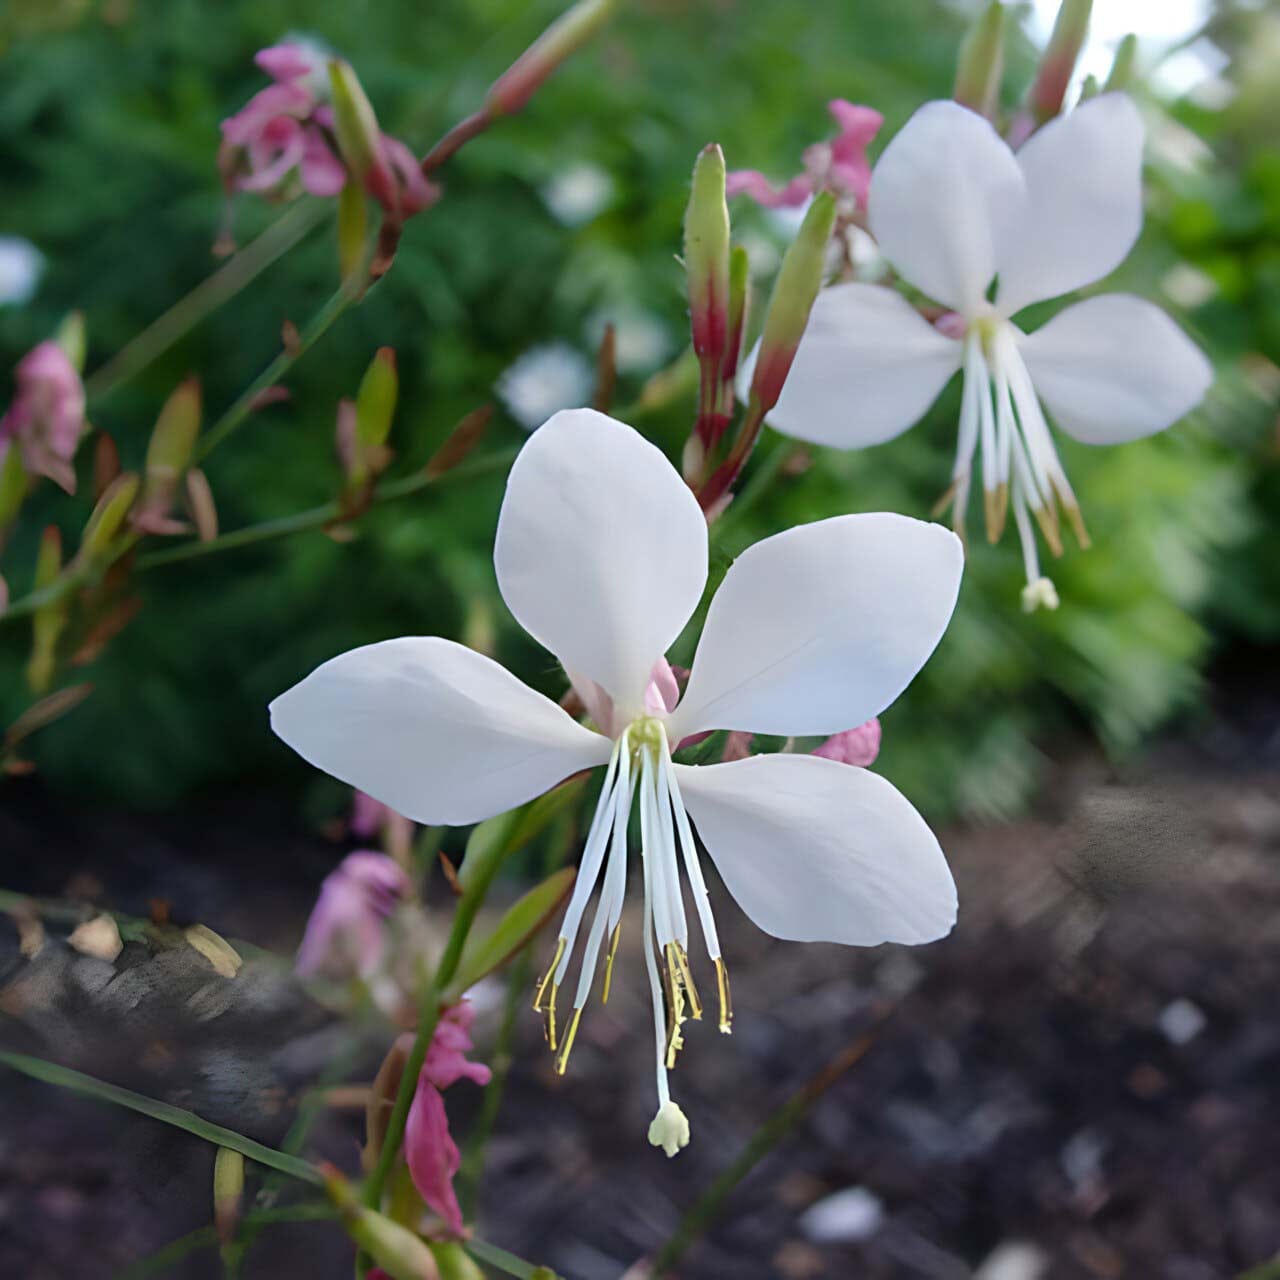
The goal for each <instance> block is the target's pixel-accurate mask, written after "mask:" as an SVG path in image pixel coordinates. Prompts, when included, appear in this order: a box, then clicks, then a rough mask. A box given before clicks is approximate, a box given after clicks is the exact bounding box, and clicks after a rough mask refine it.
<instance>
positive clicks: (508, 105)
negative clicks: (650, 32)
mask: <svg viewBox="0 0 1280 1280" xmlns="http://www.w3.org/2000/svg"><path fill="white" fill-rule="evenodd" d="M615 2H616V0H578V3H577V4H575V5H574V6H573V7H572V8H571V9H569V10H568V11H567V12H565V13H563V14H561V15H560V17H558V18H557V19H556V20H555V21H554V22H553V23H552V24H551V25H550V26H549V27H548V28H547V29H546V30H545V31H544V32H543V33H542V34H541V35H540V36H539V37H538V38H537V39H536V40H535V41H534V42H533V43H532V44H531V45H530V46H529V47H528V48H527V49H526V50H525V51H524V52H523V53H522V54H521V55H520V56H519V57H518V58H517V59H516V60H515V61H514V62H513V63H512V64H511V66H510V67H508V68H507V70H506V71H504V72H503V73H502V75H500V76H499V77H498V78H497V79H496V80H495V81H494V82H493V84H492V86H491V87H490V89H489V92H488V94H486V95H485V109H486V110H487V112H488V114H489V115H491V116H509V115H513V114H514V113H515V112H517V111H520V110H521V109H522V108H523V107H524V106H525V104H526V103H527V102H528V101H529V99H530V98H531V97H533V95H534V93H535V92H536V91H537V90H538V88H539V87H540V86H541V84H542V83H543V81H544V80H546V79H547V77H548V76H550V75H551V73H552V72H553V71H555V70H556V69H557V68H558V67H559V66H560V64H561V63H562V62H564V61H565V59H566V58H568V57H569V56H570V55H571V54H573V53H576V52H577V51H578V50H579V49H580V48H581V47H582V46H583V45H584V44H586V42H587V41H588V40H590V39H591V37H592V36H593V35H595V33H596V32H597V31H598V30H599V29H600V28H601V27H602V26H603V25H604V23H605V20H606V19H607V18H608V17H609V15H610V13H612V11H613V7H614V4H615Z"/></svg>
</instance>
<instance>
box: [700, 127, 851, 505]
mask: <svg viewBox="0 0 1280 1280" xmlns="http://www.w3.org/2000/svg"><path fill="white" fill-rule="evenodd" d="M835 217H836V202H835V197H834V196H832V195H831V193H830V192H827V191H823V192H820V193H819V194H818V195H817V196H816V197H815V198H814V199H813V201H812V203H811V204H810V206H809V209H808V211H807V212H806V214H805V218H804V221H803V223H802V224H801V227H800V231H799V233H798V234H797V236H796V238H795V240H794V241H793V242H792V244H791V247H790V248H789V249H788V250H787V253H786V255H785V257H784V258H783V261H782V266H781V268H780V270H779V272H778V278H777V282H776V284H775V285H774V290H773V294H772V296H771V297H770V300H769V307H768V310H767V312H766V313H765V321H764V333H763V336H762V339H761V344H760V348H759V350H758V351H757V352H755V353H754V354H753V356H752V359H751V360H750V361H748V362H747V363H746V364H745V365H743V366H742V367H741V368H740V361H741V357H742V345H743V333H744V329H745V323H746V303H747V284H748V262H747V255H746V251H745V250H744V249H743V248H742V247H741V246H740V245H732V244H731V242H730V226H729V209H728V204H727V175H726V172H725V165H724V155H723V153H722V152H721V150H720V148H719V147H718V146H716V145H715V144H714V143H712V144H711V145H709V146H707V147H706V148H705V149H704V150H703V151H702V153H701V154H700V155H699V157H698V160H697V163H696V164H695V166H694V170H693V187H692V192H691V194H690V197H689V206H688V210H687V212H686V214H685V271H686V274H687V277H688V290H689V320H690V327H691V329H692V333H693V349H694V353H695V354H696V356H697V358H698V366H699V371H700V376H699V396H698V416H697V419H696V421H695V424H694V429H693V432H692V434H691V435H690V437H689V440H688V442H687V443H686V445H685V450H684V457H683V473H684V477H685V480H686V482H687V483H688V484H689V486H690V488H692V489H693V490H694V492H695V493H696V494H697V495H698V500H699V502H700V503H701V504H702V508H703V510H704V511H705V512H706V513H707V518H708V520H714V519H715V518H716V516H717V515H719V514H720V512H722V511H723V510H724V509H725V507H726V506H727V505H728V502H729V500H730V496H731V495H730V488H731V486H732V485H733V482H734V481H735V480H736V479H737V477H738V474H739V473H740V472H741V470H742V467H743V465H744V464H745V462H746V460H747V458H748V457H749V456H750V453H751V450H752V448H753V447H754V445H755V442H756V439H757V437H758V436H759V433H760V427H761V424H762V423H763V421H764V415H765V414H766V413H767V412H768V411H769V410H770V409H771V408H772V407H773V405H774V404H776V403H777V399H778V396H779V395H780V394H781V391H782V386H783V383H784V382H785V381H786V377H787V373H788V371H789V370H790V368H791V361H792V359H793V358H794V356H795V352H796V348H797V347H798V346H799V344H800V337H801V335H802V334H803V333H804V329H805V325H806V324H807V323H808V319H809V310H810V308H811V307H812V306H813V300H814V299H815V298H816V297H817V295H818V290H819V288H820V287H821V285H822V281H823V276H824V273H825V253H826V245H827V243H828V241H829V240H830V238H831V233H832V228H833V226H834V223H835ZM748 375H749V377H748ZM743 379H748V390H747V392H746V400H747V412H746V416H745V418H744V419H743V421H742V423H741V425H740V426H739V428H738V431H737V434H736V436H735V437H734V439H733V441H732V443H731V444H730V445H729V447H728V449H727V451H726V452H725V454H724V456H723V458H722V459H721V460H720V461H719V464H718V465H716V461H717V452H718V450H719V447H720V445H721V442H722V440H723V439H724V437H725V434H726V431H727V429H728V427H729V424H730V423H731V422H732V420H733V413H734V405H735V394H736V391H737V390H739V389H740V387H739V384H740V382H741V381H742V380H743Z"/></svg>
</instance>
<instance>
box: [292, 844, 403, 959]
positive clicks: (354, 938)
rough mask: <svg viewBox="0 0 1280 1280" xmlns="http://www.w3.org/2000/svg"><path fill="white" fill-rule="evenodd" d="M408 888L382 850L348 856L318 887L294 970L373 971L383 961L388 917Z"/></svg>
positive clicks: (395, 864) (392, 860)
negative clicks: (318, 894)
mask: <svg viewBox="0 0 1280 1280" xmlns="http://www.w3.org/2000/svg"><path fill="white" fill-rule="evenodd" d="M408 890H409V878H408V876H406V875H405V873H404V871H403V869H402V868H401V867H400V866H399V864H398V863H397V862H395V860H394V859H392V858H388V857H387V856H386V854H384V853H374V852H372V851H371V850H367V849H362V850H359V851H358V852H356V853H350V854H348V855H347V856H346V857H345V858H343V860H342V862H341V864H340V865H339V866H338V869H337V870H336V871H332V872H330V873H329V875H327V876H326V877H325V880H324V883H323V884H322V885H321V886H320V896H319V897H318V898H317V899H316V905H315V907H314V908H313V909H312V912H311V918H310V919H309V920H308V921H307V929H306V933H305V934H304V935H303V938H302V946H301V947H299V948H298V959H297V962H296V968H297V971H298V972H299V973H300V974H303V975H310V974H317V973H323V974H325V975H327V976H330V977H338V978H346V977H352V976H360V977H365V976H367V975H368V974H370V973H372V972H373V970H374V969H376V968H377V967H378V964H379V962H380V961H381V959H382V953H383V949H384V945H385V939H384V931H385V925H386V921H387V919H388V917H389V916H390V915H391V913H392V912H393V911H394V910H395V908H396V904H397V903H398V902H399V901H400V899H401V898H402V897H403V896H404V895H405V894H406V893H407V892H408Z"/></svg>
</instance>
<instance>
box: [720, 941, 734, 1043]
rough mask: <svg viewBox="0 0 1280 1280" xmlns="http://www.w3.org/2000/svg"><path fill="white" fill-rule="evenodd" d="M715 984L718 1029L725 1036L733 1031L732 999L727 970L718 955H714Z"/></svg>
mask: <svg viewBox="0 0 1280 1280" xmlns="http://www.w3.org/2000/svg"><path fill="white" fill-rule="evenodd" d="M716 986H717V987H718V988H719V992H720V1030H721V1032H722V1033H723V1034H724V1035H726V1036H727V1035H729V1034H730V1033H731V1032H732V1031H733V1025H732V1023H733V1001H732V999H731V998H730V995H729V970H728V969H727V968H726V967H725V963H724V960H723V959H721V957H720V956H716Z"/></svg>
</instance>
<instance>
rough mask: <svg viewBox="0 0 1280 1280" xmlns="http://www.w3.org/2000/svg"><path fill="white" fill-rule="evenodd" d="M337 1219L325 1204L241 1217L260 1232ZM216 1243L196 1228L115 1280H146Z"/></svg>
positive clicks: (206, 1230)
mask: <svg viewBox="0 0 1280 1280" xmlns="http://www.w3.org/2000/svg"><path fill="white" fill-rule="evenodd" d="M337 1216H338V1210H337V1209H335V1208H334V1207H333V1206H332V1205H329V1204H291V1205H282V1206H281V1207H280V1208H278V1209H258V1210H255V1211H253V1212H252V1213H247V1214H245V1219H244V1225H245V1226H246V1227H253V1228H256V1229H257V1230H261V1229H262V1228H263V1227H269V1226H272V1225H273V1224H275V1223H278V1222H328V1221H331V1220H332V1219H334V1218H336V1217H337ZM217 1243H218V1232H217V1229H216V1228H215V1227H212V1226H209V1227H198V1228H197V1229H196V1230H195V1231H190V1232H188V1233H187V1234H186V1235H185V1236H179V1237H178V1238H177V1239H176V1240H171V1241H170V1242H169V1243H168V1244H167V1245H165V1246H164V1248H162V1249H160V1250H158V1251H157V1252H155V1253H153V1254H151V1256H150V1257H147V1258H142V1259H141V1260H140V1261H138V1262H135V1263H134V1264H133V1266H131V1267H127V1268H126V1269H125V1270H124V1271H121V1272H120V1273H119V1274H118V1275H117V1276H116V1280H147V1277H148V1276H156V1275H161V1274H163V1273H164V1272H165V1271H168V1270H169V1268H170V1267H172V1266H174V1265H175V1264H176V1263H179V1262H181V1261H182V1260H183V1258H186V1257H188V1256H189V1255H190V1254H193V1253H198V1252H199V1251H200V1250H201V1249H212V1248H214V1247H215V1246H216V1245H217Z"/></svg>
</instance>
